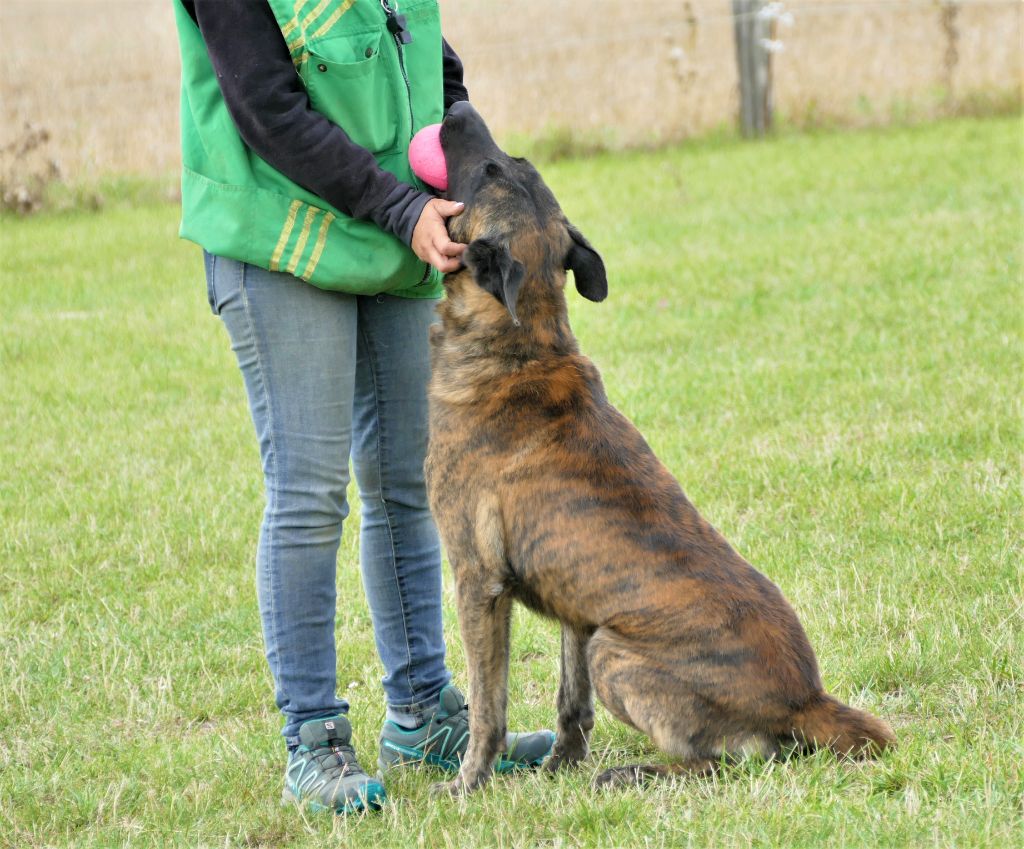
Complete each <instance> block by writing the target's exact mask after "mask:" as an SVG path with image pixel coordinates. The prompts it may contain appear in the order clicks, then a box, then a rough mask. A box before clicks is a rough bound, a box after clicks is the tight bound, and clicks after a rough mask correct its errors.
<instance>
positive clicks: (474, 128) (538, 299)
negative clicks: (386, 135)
mask: <svg viewBox="0 0 1024 849" xmlns="http://www.w3.org/2000/svg"><path fill="white" fill-rule="evenodd" d="M441 148H442V149H443V151H444V155H445V162H446V163H447V168H448V192H447V195H448V197H449V198H450V199H451V200H456V201H462V202H463V203H465V205H466V208H465V211H464V212H463V213H462V214H461V215H458V216H456V217H455V218H452V219H450V220H449V230H450V232H451V237H452V239H454V240H456V241H459V242H464V243H466V244H467V245H468V247H467V249H466V252H465V254H464V255H463V262H464V263H465V265H466V269H467V270H468V272H469V274H468V275H467V274H465V273H460V274H458V275H455V276H453V278H452V286H450V287H449V296H450V297H451V296H453V295H455V294H456V289H457V294H458V295H459V296H461V297H463V298H467V299H469V300H472V301H473V302H474V303H473V305H472V306H473V309H474V311H475V312H476V313H477V314H478V315H480V317H485V316H486V317H489V318H490V319H492V320H493V322H495V323H500V324H507V323H508V322H512V323H513V324H515V325H518V324H520V320H523V321H526V320H528V318H529V317H530V314H531V311H532V309H533V308H534V306H536V305H539V304H541V303H544V302H546V301H548V300H549V298H548V297H547V296H548V295H550V294H554V293H557V296H558V297H559V298H561V292H562V288H563V287H564V284H565V271H566V270H571V271H572V273H573V278H574V279H575V282H576V289H577V290H578V291H579V293H580V294H581V295H583V297H585V298H588V299H589V300H591V301H601V300H604V298H605V297H606V296H607V294H608V279H607V276H606V275H605V269H604V263H603V262H602V261H601V257H600V256H599V255H598V253H597V251H595V250H594V249H593V248H592V247H591V246H590V243H589V242H588V241H587V240H586V239H585V238H584V237H583V234H582V233H580V231H579V230H577V229H576V228H575V227H573V226H572V224H570V223H569V222H568V221H567V220H566V218H565V215H564V214H563V213H562V210H561V208H560V207H559V205H558V201H556V200H555V196H554V195H553V194H552V193H551V190H550V189H549V188H548V187H547V186H546V185H545V184H544V181H543V180H542V179H541V176H540V174H538V173H537V170H536V169H535V168H534V167H533V166H532V165H531V164H530V163H529V162H527V161H526V160H525V159H518V158H515V157H511V156H509V155H508V154H507V153H505V152H504V151H503V150H501V148H499V147H498V145H497V144H496V143H495V141H494V139H493V138H492V137H491V133H490V131H489V130H488V129H487V125H486V124H485V123H484V120H483V118H481V117H480V114H479V113H478V112H477V111H476V110H475V109H474V108H473V107H472V106H471V105H470V104H469V103H467V102H460V103H456V104H454V105H453V106H452V107H451V109H450V110H449V111H448V115H447V116H446V117H445V119H444V123H443V124H442V125H441ZM465 277H471V279H472V282H473V283H474V284H475V286H476V287H477V288H478V289H479V290H482V292H484V293H487V295H488V296H489V297H488V298H480V297H478V296H477V295H476V293H475V292H474V291H473V290H472V289H471V287H467V286H463V285H461V283H460V281H461V279H463V278H465ZM457 283H459V285H456V284H457ZM467 306H468V305H467Z"/></svg>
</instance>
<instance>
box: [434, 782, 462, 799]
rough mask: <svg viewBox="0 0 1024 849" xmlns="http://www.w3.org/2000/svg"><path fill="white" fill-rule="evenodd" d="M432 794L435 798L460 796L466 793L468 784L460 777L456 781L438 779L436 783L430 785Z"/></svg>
mask: <svg viewBox="0 0 1024 849" xmlns="http://www.w3.org/2000/svg"><path fill="white" fill-rule="evenodd" d="M430 795H431V796H433V797H434V798H435V799H438V798H444V797H446V796H447V797H449V798H458V797H459V796H465V795H466V785H464V784H463V783H462V782H461V781H459V779H457V778H456V779H455V780H454V781H438V782H437V783H435V784H431V785H430Z"/></svg>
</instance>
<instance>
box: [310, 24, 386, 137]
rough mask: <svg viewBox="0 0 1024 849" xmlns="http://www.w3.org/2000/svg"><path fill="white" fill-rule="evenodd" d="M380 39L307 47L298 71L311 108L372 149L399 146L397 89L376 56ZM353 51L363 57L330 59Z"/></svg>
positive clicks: (382, 60)
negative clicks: (307, 50)
mask: <svg viewBox="0 0 1024 849" xmlns="http://www.w3.org/2000/svg"><path fill="white" fill-rule="evenodd" d="M382 38H383V36H382V35H375V36H373V37H372V38H370V39H368V38H367V36H366V35H362V36H357V37H353V38H344V39H341V38H338V39H332V40H331V41H329V42H324V43H321V44H319V45H310V48H309V58H308V59H307V60H306V61H305V62H304V63H303V65H302V69H301V75H302V80H303V82H304V83H305V85H306V91H307V93H308V94H309V101H310V103H311V104H312V105H313V108H314V109H316V111H317V112H319V113H321V114H322V115H324V116H326V117H327V118H329V119H330V120H331V121H333V122H334V123H335V124H337V125H338V126H339V127H341V128H342V129H343V130H344V131H345V132H346V133H347V134H348V136H349V137H350V138H351V139H352V141H354V142H355V143H356V144H358V145H361V146H362V147H365V148H366V149H367V150H369V151H371V152H372V153H386V152H388V151H391V150H393V149H394V148H395V147H396V146H397V144H398V92H397V91H395V87H394V85H393V83H392V80H393V75H392V74H391V73H390V72H389V69H388V67H387V63H386V57H384V56H382V55H381V46H382ZM339 42H341V43H339ZM353 55H355V56H361V57H362V58H358V59H356V61H353V62H338V61H334V59H337V58H342V57H344V58H349V57H351V56H353Z"/></svg>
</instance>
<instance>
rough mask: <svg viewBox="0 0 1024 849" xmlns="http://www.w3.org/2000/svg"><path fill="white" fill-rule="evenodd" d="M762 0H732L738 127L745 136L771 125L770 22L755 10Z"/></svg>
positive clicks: (761, 3)
mask: <svg viewBox="0 0 1024 849" xmlns="http://www.w3.org/2000/svg"><path fill="white" fill-rule="evenodd" d="M763 5H764V3H763V0H732V13H733V29H734V31H735V34H736V64H737V67H738V68H739V80H740V130H741V132H742V133H743V135H744V136H746V137H747V138H757V137H758V136H763V135H764V134H765V133H766V132H768V130H770V129H771V126H772V91H771V89H772V87H771V75H772V69H771V54H770V53H769V51H768V47H767V44H768V42H769V40H770V39H771V30H772V26H771V24H772V22H771V20H770V19H769V18H768V17H767V16H763V15H760V14H758V13H759V12H760V10H761V8H762V7H763Z"/></svg>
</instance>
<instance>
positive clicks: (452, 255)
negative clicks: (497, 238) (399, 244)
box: [412, 198, 466, 274]
mask: <svg viewBox="0 0 1024 849" xmlns="http://www.w3.org/2000/svg"><path fill="white" fill-rule="evenodd" d="M464 207H465V204H464V203H456V202H455V201H450V200H442V199H441V198H433V199H432V200H430V201H427V205H426V206H425V207H423V212H421V213H420V220H419V221H417V222H416V227H415V228H414V229H413V231H412V250H413V253H415V254H416V256H418V257H419V258H420V259H422V260H423V261H424V262H428V263H430V264H431V265H432V266H434V268H436V269H437V270H438V271H440V272H443V273H445V274H449V273H451V272H452V271H457V270H458V268H459V266H460V265H462V262H461V261H460V260H459V257H461V256H462V252H463V251H464V250H466V246H465V245H463V244H461V243H460V242H453V241H452V240H451V239H449V238H448V229H447V227H446V226H445V219H447V218H451V217H452V216H453V215H458V214H459V213H460V212H462V210H463V208H464Z"/></svg>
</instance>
